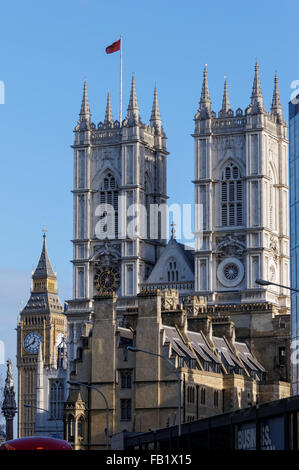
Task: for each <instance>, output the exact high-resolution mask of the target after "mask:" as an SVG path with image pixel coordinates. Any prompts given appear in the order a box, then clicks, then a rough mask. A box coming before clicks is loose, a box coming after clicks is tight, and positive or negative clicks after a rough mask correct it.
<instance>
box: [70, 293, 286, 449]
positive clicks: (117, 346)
mask: <svg viewBox="0 0 299 470" xmlns="http://www.w3.org/2000/svg"><path fill="white" fill-rule="evenodd" d="M178 298H179V297H178V292H177V291H174V290H173V291H165V292H160V291H142V292H141V293H140V294H139V295H138V296H137V298H136V307H134V308H128V309H127V311H126V312H125V313H124V318H123V323H122V324H123V325H124V326H118V322H117V316H116V304H117V297H116V295H115V294H114V295H113V296H111V297H107V298H105V297H100V298H95V301H94V308H95V315H94V324H93V328H92V330H91V332H90V334H89V336H88V338H85V339H84V338H82V348H81V353H80V358H79V359H77V360H76V361H75V370H74V372H73V373H72V374H71V376H70V379H71V380H72V381H77V382H83V383H85V384H87V385H91V386H93V387H98V388H99V390H100V391H101V392H102V393H103V394H104V395H105V397H106V399H107V401H108V405H109V435H110V436H111V435H112V434H116V433H118V432H121V431H124V430H128V431H132V432H139V431H143V432H144V431H147V430H148V429H158V428H162V427H166V426H170V425H173V424H174V423H176V424H177V423H178V380H177V377H176V374H174V368H175V369H176V371H178V372H179V374H180V377H181V399H182V408H181V419H182V422H188V421H190V420H194V419H200V418H203V417H207V416H212V415H215V414H220V413H223V412H226V411H231V410H236V409H240V408H243V407H247V406H250V405H252V404H256V403H258V402H260V403H261V402H263V401H265V400H268V399H270V400H271V399H274V397H275V398H276V397H279V398H282V397H285V396H288V395H289V383H287V382H283V381H279V380H273V377H272V375H271V373H270V374H268V371H267V370H266V369H265V368H264V366H263V362H262V361H261V362H260V361H259V360H258V359H257V357H255V356H254V355H253V353H252V351H251V350H250V348H248V346H247V345H246V343H245V342H242V341H239V340H238V341H237V340H236V335H235V327H234V323H233V322H232V321H231V319H230V316H229V315H224V314H223V313H222V314H221V315H207V314H206V313H202V311H201V309H202V308H203V307H206V305H205V302H204V299H199V298H196V297H195V298H193V299H192V300H193V304H197V305H198V309H197V310H196V309H193V311H191V310H189V313H188V312H187V311H186V310H185V309H184V308H183V305H181V304H178V303H177V301H178ZM165 300H167V302H166V303H165ZM190 304H192V302H191V299H189V305H190ZM162 305H164V307H162ZM83 344H84V345H83ZM128 345H131V346H133V347H135V348H138V349H142V350H146V351H149V352H152V353H154V354H162V355H163V356H164V357H166V358H168V359H170V361H171V362H172V364H173V367H170V366H169V365H168V363H167V362H166V361H165V360H163V359H161V358H160V357H158V356H153V355H149V354H146V353H144V352H141V351H140V352H132V351H128V350H127V349H126V347H127V346H128ZM74 394H77V395H76V396H78V400H79V401H80V403H81V404H80V403H78V405H77V403H76V401H75V402H74ZM82 402H83V404H84V406H85V409H86V410H89V411H83V404H82ZM79 405H80V406H79ZM76 406H79V408H80V410H81V411H80V413H77V414H75V413H74V410H75V409H76ZM76 417H77V418H76ZM79 420H80V432H78V430H77V431H76V429H77V427H78V421H79ZM71 421H72V422H73V423H74V430H73V432H72V434H70V432H69V426H68V424H67V423H69V422H71ZM65 425H66V435H65V438H66V439H68V440H70V442H72V443H73V444H74V445H75V448H77V449H104V448H105V445H106V441H105V439H106V435H105V429H106V407H105V402H104V400H103V397H102V396H101V395H100V394H99V393H98V392H97V391H96V390H93V389H88V388H87V387H84V386H81V387H79V386H76V385H72V387H71V389H70V395H69V398H68V400H67V402H66V405H65ZM82 425H83V427H82ZM76 426H77V427H76ZM76 436H80V439H79V438H78V437H77V439H76Z"/></svg>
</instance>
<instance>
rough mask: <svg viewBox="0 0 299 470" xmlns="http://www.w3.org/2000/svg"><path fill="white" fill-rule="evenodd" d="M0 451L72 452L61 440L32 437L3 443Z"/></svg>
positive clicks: (65, 442)
mask: <svg viewBox="0 0 299 470" xmlns="http://www.w3.org/2000/svg"><path fill="white" fill-rule="evenodd" d="M0 450H72V446H71V445H70V444H69V443H68V442H67V441H64V440H63V439H55V438H54V437H36V436H33V437H22V438H20V439H13V440H11V441H6V442H3V443H2V444H1V445H0Z"/></svg>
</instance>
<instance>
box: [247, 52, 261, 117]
mask: <svg viewBox="0 0 299 470" xmlns="http://www.w3.org/2000/svg"><path fill="white" fill-rule="evenodd" d="M250 108H251V113H262V112H265V108H264V103H263V94H262V90H261V83H260V76H259V66H258V63H257V61H256V63H255V72H254V80H253V87H252V93H251V104H250Z"/></svg>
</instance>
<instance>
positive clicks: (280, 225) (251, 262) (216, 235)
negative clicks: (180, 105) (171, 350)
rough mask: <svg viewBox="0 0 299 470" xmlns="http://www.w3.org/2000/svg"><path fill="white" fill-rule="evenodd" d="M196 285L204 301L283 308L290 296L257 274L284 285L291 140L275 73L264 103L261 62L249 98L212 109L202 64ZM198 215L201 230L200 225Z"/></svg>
mask: <svg viewBox="0 0 299 470" xmlns="http://www.w3.org/2000/svg"><path fill="white" fill-rule="evenodd" d="M194 120H195V130H194V135H193V137H194V141H195V176H194V184H195V203H196V204H199V205H201V209H198V210H197V223H198V226H197V229H196V231H197V233H196V243H197V245H196V248H197V251H196V254H195V279H196V280H195V290H196V291H197V292H200V293H201V294H206V295H207V296H208V302H209V304H221V303H223V304H232V303H241V302H242V303H249V302H271V303H273V304H275V305H276V306H278V308H280V309H281V311H285V312H288V308H289V295H288V293H287V292H286V291H285V290H284V289H282V288H280V287H276V286H273V285H268V286H263V287H261V286H260V285H258V284H256V282H255V281H256V279H258V278H261V279H265V280H268V281H272V282H275V283H277V284H282V285H289V228H288V141H287V137H286V132H287V125H286V123H285V121H284V119H283V116H282V109H281V104H280V98H279V90H278V79H277V76H276V75H275V81H274V93H273V100H272V107H271V112H267V111H266V110H265V107H264V103H263V95H262V91H261V85H260V77H259V68H258V64H257V63H256V65H255V74H254V82H253V88H252V94H251V102H250V105H249V106H248V108H247V109H246V110H245V112H243V111H242V110H241V109H240V108H238V109H237V110H236V112H235V113H234V111H232V109H231V107H230V101H229V95H228V85H227V81H225V84H224V95H223V102H222V108H221V110H220V111H219V113H218V116H216V113H215V112H214V111H212V107H211V99H210V94H209V88H208V81H207V68H206V67H205V69H204V79H203V85H202V92H201V99H200V103H199V109H198V112H197V114H196V115H195V119H194ZM200 212H201V213H202V220H203V223H202V229H201V227H200V224H199V220H200V219H201V218H200V217H199V214H200Z"/></svg>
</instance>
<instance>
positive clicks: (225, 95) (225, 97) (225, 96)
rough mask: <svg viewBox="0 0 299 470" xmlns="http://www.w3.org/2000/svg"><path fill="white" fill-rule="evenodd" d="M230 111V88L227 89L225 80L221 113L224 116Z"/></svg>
mask: <svg viewBox="0 0 299 470" xmlns="http://www.w3.org/2000/svg"><path fill="white" fill-rule="evenodd" d="M229 109H230V104H229V96H228V87H227V80H226V79H225V81H224V92H223V100H222V108H221V111H222V112H223V113H224V114H226V113H227V111H228V110H229Z"/></svg>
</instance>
